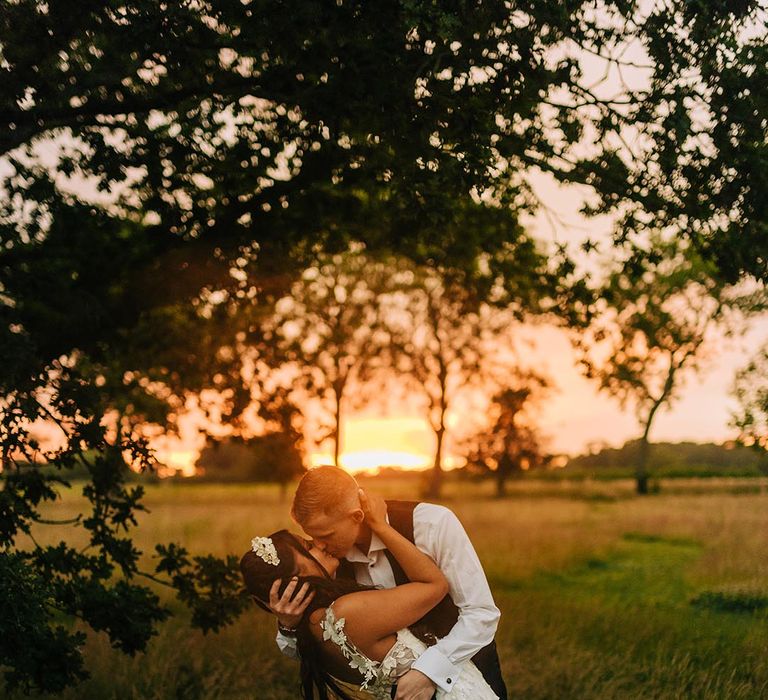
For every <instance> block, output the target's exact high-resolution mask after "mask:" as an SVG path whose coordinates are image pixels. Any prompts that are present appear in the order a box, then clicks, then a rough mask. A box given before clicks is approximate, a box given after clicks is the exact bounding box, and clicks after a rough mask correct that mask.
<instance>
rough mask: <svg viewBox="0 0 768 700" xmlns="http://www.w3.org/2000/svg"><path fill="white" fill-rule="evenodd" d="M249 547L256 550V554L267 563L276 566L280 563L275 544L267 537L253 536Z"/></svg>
mask: <svg viewBox="0 0 768 700" xmlns="http://www.w3.org/2000/svg"><path fill="white" fill-rule="evenodd" d="M251 549H252V550H253V551H254V552H256V556H258V557H259V558H261V559H263V560H264V561H265V562H267V564H272V566H277V565H278V564H279V563H280V558H279V557H278V556H277V550H276V549H275V545H274V544H273V542H272V540H271V539H270V538H269V537H254V538H253V539H252V540H251Z"/></svg>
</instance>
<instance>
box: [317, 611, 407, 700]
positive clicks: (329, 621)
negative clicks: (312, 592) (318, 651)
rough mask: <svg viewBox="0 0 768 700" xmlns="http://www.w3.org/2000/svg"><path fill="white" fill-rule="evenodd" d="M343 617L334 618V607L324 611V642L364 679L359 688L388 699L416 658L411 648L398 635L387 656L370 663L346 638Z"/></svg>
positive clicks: (322, 622)
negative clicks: (329, 643) (339, 653)
mask: <svg viewBox="0 0 768 700" xmlns="http://www.w3.org/2000/svg"><path fill="white" fill-rule="evenodd" d="M345 623H346V620H345V618H343V617H340V618H339V619H336V615H335V614H334V612H333V607H332V606H331V605H329V606H328V607H327V608H326V609H325V617H324V619H323V620H321V621H320V628H321V629H322V630H323V640H324V641H328V640H330V641H332V642H333V643H334V644H336V646H338V647H339V649H341V653H342V654H343V655H344V658H345V659H347V660H348V661H349V666H350V668H353V669H355V670H357V671H359V673H360V675H362V676H363V681H362V683H361V684H360V688H362V689H363V690H367V691H368V692H370V693H372V694H373V696H374V697H375V698H377V700H379V699H380V698H381V699H382V700H385V699H387V700H388V699H389V698H390V697H391V696H390V689H391V688H392V684H393V683H394V682H395V681H396V680H397V678H398V676H401V675H402V674H403V673H405V672H406V671H407V670H408V669H409V668H410V667H411V664H412V663H413V662H414V660H415V659H416V658H417V657H418V654H415V653H414V652H413V650H412V649H410V648H409V647H408V646H407V645H405V644H403V643H402V642H401V641H400V633H399V632H398V635H397V641H396V642H395V643H394V645H393V646H392V648H391V649H390V650H389V651H388V652H387V655H386V656H385V657H384V658H383V659H382V660H381V661H373V659H369V658H368V657H367V656H366V655H365V654H363V653H362V652H361V651H360V650H359V649H358V648H357V647H356V646H355V645H354V644H353V643H352V642H350V641H349V639H348V638H347V635H346V632H344V624H345Z"/></svg>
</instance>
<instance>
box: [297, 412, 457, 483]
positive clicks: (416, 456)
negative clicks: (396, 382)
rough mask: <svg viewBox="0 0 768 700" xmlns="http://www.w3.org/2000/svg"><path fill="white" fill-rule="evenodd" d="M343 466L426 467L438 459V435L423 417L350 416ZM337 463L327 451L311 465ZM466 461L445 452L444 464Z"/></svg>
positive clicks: (355, 468)
mask: <svg viewBox="0 0 768 700" xmlns="http://www.w3.org/2000/svg"><path fill="white" fill-rule="evenodd" d="M341 432H342V436H341V437H342V448H341V454H340V456H339V465H340V466H341V467H343V468H344V469H346V470H348V471H350V472H358V471H364V470H369V469H377V468H378V467H399V468H401V469H425V468H427V467H430V466H432V462H433V460H434V441H435V436H434V434H433V433H432V431H431V430H430V429H429V426H428V425H427V422H426V421H425V420H424V419H423V418H417V417H392V418H350V419H348V420H346V421H345V422H344V424H343V426H342V431H341ZM322 464H333V455H332V454H331V453H330V452H329V451H328V450H327V449H325V450H322V451H315V452H312V453H310V455H309V466H311V467H317V466H320V465H322ZM461 464H462V460H461V459H459V458H457V457H455V456H453V455H451V454H447V453H444V454H443V467H444V468H446V469H452V468H455V467H458V466H461Z"/></svg>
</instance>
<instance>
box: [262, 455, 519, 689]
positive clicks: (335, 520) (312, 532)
mask: <svg viewBox="0 0 768 700" xmlns="http://www.w3.org/2000/svg"><path fill="white" fill-rule="evenodd" d="M358 489H359V487H358V485H357V482H356V481H355V480H354V479H353V478H352V477H351V476H350V475H349V474H348V473H347V472H345V471H344V470H343V469H339V468H337V467H317V468H315V469H311V470H310V471H308V472H307V473H306V474H305V475H304V476H303V478H302V479H301V481H300V482H299V485H298V488H297V489H296V495H295V496H294V500H293V507H292V508H291V516H292V517H293V519H294V520H295V521H296V522H297V523H298V524H299V525H300V526H301V527H302V529H303V530H304V532H306V533H307V535H309V536H310V537H311V538H312V539H313V540H314V542H315V545H316V546H318V547H320V548H322V549H323V550H324V551H326V552H328V553H329V554H331V555H333V556H334V557H338V558H339V559H341V562H340V563H339V569H338V571H337V576H345V575H346V576H353V577H354V578H355V579H357V581H358V583H361V584H364V585H368V586H377V587H384V588H392V587H394V586H396V585H400V584H403V583H407V582H408V579H407V577H406V576H405V573H404V572H403V570H402V568H401V567H400V565H399V564H398V563H397V561H396V560H395V558H394V557H393V556H392V555H391V554H390V552H389V551H388V550H387V549H386V548H385V547H384V544H383V543H382V542H381V540H380V539H379V538H378V537H377V536H376V535H375V534H373V533H372V532H371V530H370V528H369V527H368V526H367V525H366V523H365V522H364V516H363V511H362V509H361V508H360V498H359V494H358ZM369 497H372V496H369ZM387 517H388V520H389V523H390V525H392V526H393V527H394V528H395V529H396V530H397V531H398V532H400V534H401V535H403V536H404V537H406V538H408V539H409V540H410V541H411V542H413V543H414V544H415V545H416V546H417V547H418V548H419V549H420V550H421V551H423V552H424V553H426V554H427V555H428V556H430V557H431V558H432V559H433V560H434V561H435V563H437V565H438V566H439V567H440V569H441V570H442V572H443V574H444V575H445V577H446V578H447V579H448V585H449V593H448V595H447V596H446V597H445V598H444V599H443V600H442V601H441V602H440V603H439V604H438V605H437V606H436V607H435V608H433V609H432V610H431V611H430V612H429V613H427V615H426V616H425V617H424V618H423V620H422V622H423V623H424V626H425V627H426V628H427V629H428V630H429V631H430V632H432V633H433V634H434V636H435V637H437V638H439V641H438V642H437V643H436V644H434V646H430V647H429V648H428V649H427V650H426V651H425V652H424V653H423V654H422V655H421V656H420V657H419V658H418V659H417V660H416V661H415V662H414V664H413V666H412V667H411V670H410V671H408V672H407V673H406V674H405V675H403V676H402V677H401V678H400V679H399V681H398V683H397V694H396V695H395V698H396V700H416V699H417V698H418V699H426V698H431V697H432V695H433V694H434V692H435V689H436V688H438V687H439V688H441V689H442V690H444V691H446V692H450V690H451V684H452V683H453V682H454V681H455V679H456V677H457V665H458V664H460V663H461V662H463V661H465V660H466V659H470V658H471V659H472V661H473V662H474V663H475V665H476V666H477V667H478V668H479V669H480V672H481V673H482V674H483V676H484V677H485V680H486V681H487V682H488V684H489V685H490V686H491V688H493V690H494V692H495V693H496V695H498V696H499V697H500V698H501V699H502V700H506V698H507V690H506V687H505V685H504V680H503V678H502V675H501V667H500V665H499V657H498V654H497V652H496V644H495V642H494V641H493V639H494V636H495V634H496V628H497V627H498V622H499V616H500V613H499V610H498V608H497V607H496V606H495V605H494V602H493V598H492V596H491V591H490V588H489V587H488V581H487V580H486V578H485V572H484V571H483V567H482V565H481V564H480V560H479V559H478V558H477V554H476V553H475V550H474V547H473V546H472V543H471V542H470V541H469V538H468V537H467V534H466V532H465V531H464V528H463V527H462V526H461V523H460V522H459V520H458V519H457V518H456V516H455V515H454V514H453V513H452V512H451V511H450V510H448V509H447V508H445V507H443V506H438V505H433V504H431V503H415V502H407V501H387ZM293 592H294V591H293V587H292V586H290V585H289V586H288V587H287V588H286V590H285V592H284V593H283V596H282V597H281V598H277V597H275V598H273V599H271V601H270V604H271V608H272V611H273V612H274V613H275V615H277V618H278V634H277V644H278V646H279V647H280V649H281V651H282V652H283V653H285V654H287V655H289V656H295V655H296V640H295V635H292V634H291V632H292V631H293V628H294V627H295V625H297V624H298V621H299V619H300V617H301V612H300V610H303V607H304V605H302V604H301V602H302V601H297V600H295V599H294V600H291V596H292V594H293ZM297 613H298V614H297Z"/></svg>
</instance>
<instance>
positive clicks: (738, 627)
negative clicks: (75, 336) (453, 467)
mask: <svg viewBox="0 0 768 700" xmlns="http://www.w3.org/2000/svg"><path fill="white" fill-rule="evenodd" d="M368 485H369V486H370V487H371V488H376V486H377V482H375V481H373V480H371V481H370V482H369V483H368ZM752 486H753V488H751V489H749V490H742V492H738V490H735V489H734V485H733V484H732V483H731V482H730V481H718V480H714V481H713V480H707V481H706V482H695V481H691V482H690V483H686V484H679V483H677V482H676V486H675V487H674V489H666V488H665V490H664V491H662V493H661V494H659V495H655V496H651V497H645V498H638V497H635V496H634V495H633V494H632V484H631V482H630V481H626V482H614V483H610V484H606V483H603V482H600V483H592V482H585V483H582V484H580V485H578V484H562V483H542V482H537V483H528V482H525V483H520V484H514V485H512V488H511V489H510V491H511V493H510V496H509V497H508V498H505V499H503V500H497V499H494V498H492V497H491V495H490V494H491V486H489V485H487V484H486V485H478V486H475V485H471V484H469V485H468V484H466V483H462V484H456V483H449V484H448V485H447V488H446V501H445V503H446V505H448V506H450V507H451V508H453V509H454V510H455V511H456V513H457V514H458V515H459V517H460V518H461V519H462V521H463V523H464V525H465V527H466V529H467V531H468V532H469V534H470V536H471V537H472V539H473V541H474V542H475V545H476V548H477V550H478V554H479V555H480V558H481V560H482V561H483V563H484V565H485V566H486V569H487V572H488V577H489V580H490V583H491V587H492V589H493V591H494V595H495V597H496V601H497V604H498V605H499V607H500V608H501V610H502V622H501V626H500V628H499V632H498V635H497V641H498V644H499V650H500V655H501V658H502V664H503V668H504V672H505V676H506V679H507V684H508V687H509V690H510V696H511V697H513V698H529V699H544V698H552V699H559V698H569V699H570V698H616V699H618V698H622V699H624V698H723V699H724V700H725V699H728V700H730V699H738V698H744V699H747V698H749V699H752V698H760V697H768V655H767V654H766V650H768V624H767V623H768V616H766V611H765V609H764V608H763V607H761V605H760V601H761V600H768V556H766V553H767V552H768V491H766V489H765V483H764V481H756V482H754V483H753V484H752ZM665 487H666V484H665ZM378 488H379V489H380V490H381V491H382V492H384V493H385V495H388V496H391V495H399V496H402V497H412V496H414V495H415V494H414V489H415V488H416V483H415V482H414V481H412V480H411V481H408V480H406V481H402V482H397V481H384V482H380V483H379V484H378ZM745 491H746V492H745ZM146 502H147V505H148V506H149V508H150V510H151V513H149V514H142V515H141V517H140V525H139V528H138V530H137V532H136V540H137V542H138V544H139V545H140V546H141V547H142V548H143V549H144V550H145V551H148V550H151V545H152V544H153V543H154V542H158V541H180V542H181V543H182V544H184V545H185V546H187V547H188V548H190V549H191V550H192V551H200V552H202V551H210V552H214V553H216V554H224V553H228V552H235V553H240V552H242V551H244V550H245V549H246V548H247V546H248V542H249V540H250V538H251V537H252V536H254V535H256V534H260V533H268V532H270V531H272V530H275V529H277V528H279V527H285V526H289V525H290V520H289V518H288V515H287V509H288V503H287V502H284V501H281V500H280V498H279V495H278V492H277V490H276V489H273V488H271V487H263V486H235V485H232V486H216V485H205V486H201V485H192V484H159V485H157V486H151V487H150V488H149V489H148V495H147V499H146ZM76 508H77V502H76V499H74V498H73V497H72V496H68V497H67V498H66V499H65V500H64V501H63V502H62V503H61V504H59V505H58V506H57V508H56V510H57V515H58V516H64V515H66V514H67V513H72V512H74V511H75V510H76ZM63 536H66V537H67V538H68V540H69V541H71V542H75V541H77V538H76V537H74V538H73V537H72V536H71V534H66V535H65V534H64V533H62V532H56V531H55V530H53V529H49V530H48V532H47V533H46V535H45V537H46V538H47V539H48V540H49V541H58V540H59V539H61V538H62V537H63ZM755 601H757V603H755ZM172 606H173V607H174V609H177V610H178V606H177V605H176V604H175V602H174V603H172ZM273 636H274V623H273V621H272V619H271V618H269V617H268V616H267V615H266V614H264V613H261V612H260V611H258V610H257V609H255V607H254V609H253V610H252V611H250V612H249V613H248V614H246V615H245V616H244V617H242V618H241V619H240V620H239V621H238V622H237V623H236V624H235V625H233V626H231V627H229V628H228V629H226V630H225V631H223V632H222V633H220V634H216V635H208V636H204V635H202V634H200V633H199V632H196V631H193V630H190V629H189V628H188V627H187V626H186V624H185V618H184V614H183V611H181V614H180V615H179V616H178V617H177V618H175V619H173V620H172V621H170V622H168V623H167V624H165V625H164V626H163V627H162V628H161V630H160V634H159V635H158V636H157V637H156V638H155V639H154V640H153V641H152V643H151V645H150V648H149V649H148V651H147V652H146V653H145V654H141V655H137V656H136V657H134V658H128V657H125V656H123V655H121V654H120V653H119V652H116V651H114V650H112V649H110V648H109V645H108V643H107V641H106V639H105V638H104V637H103V635H97V634H90V635H89V639H88V643H87V645H86V649H85V653H86V656H87V663H88V666H89V668H90V670H91V671H92V674H93V675H92V678H91V679H90V680H88V681H86V682H85V683H83V684H82V685H81V686H79V687H78V688H76V689H74V690H72V691H70V692H68V693H65V694H64V695H63V696H62V697H65V698H72V699H74V698H78V699H80V698H94V699H97V698H98V699H99V700H101V699H104V700H107V699H109V698H120V699H122V698H188V699H192V698H263V699H264V700H284V699H285V700H287V699H289V698H295V697H297V691H296V673H297V670H296V666H295V664H294V662H292V661H290V660H288V659H285V658H283V657H282V656H281V655H280V654H279V652H278V651H277V648H276V646H275V645H274V643H273Z"/></svg>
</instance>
